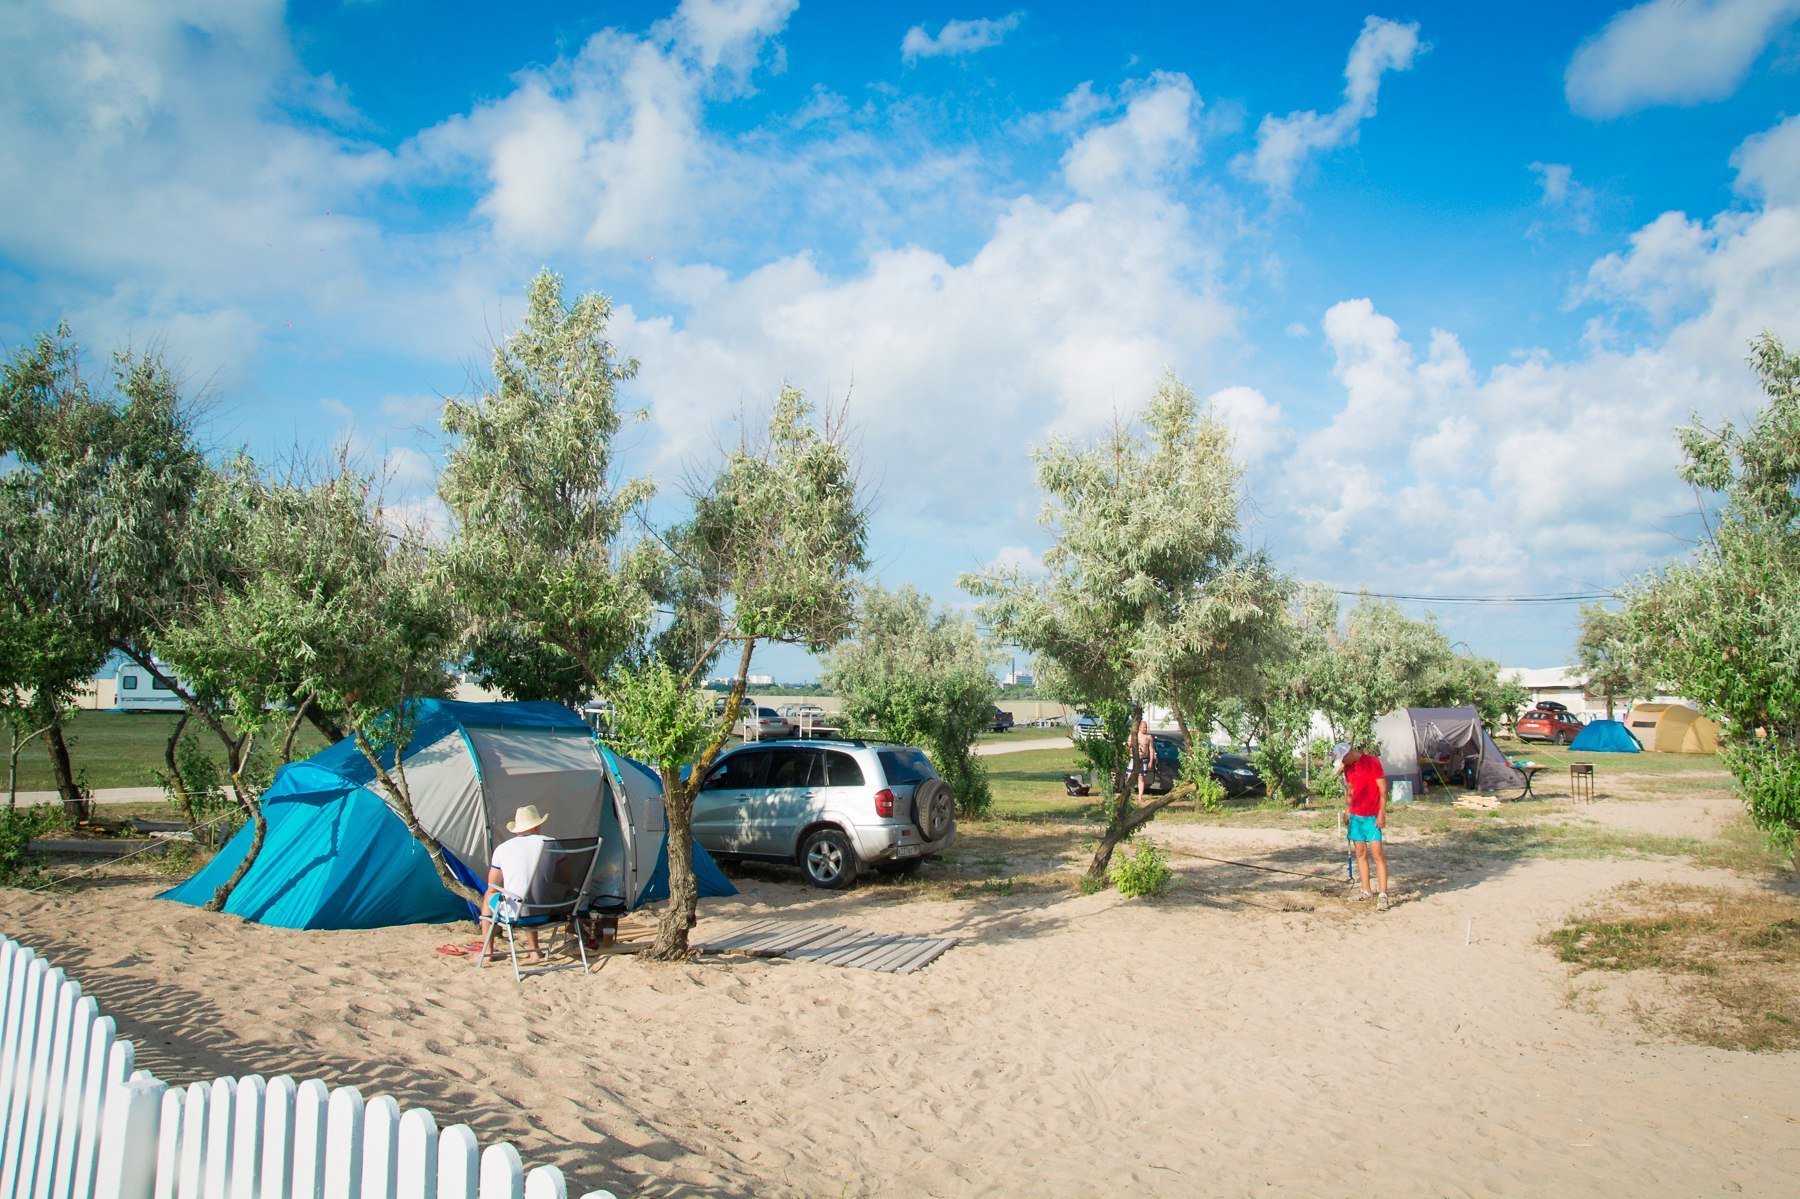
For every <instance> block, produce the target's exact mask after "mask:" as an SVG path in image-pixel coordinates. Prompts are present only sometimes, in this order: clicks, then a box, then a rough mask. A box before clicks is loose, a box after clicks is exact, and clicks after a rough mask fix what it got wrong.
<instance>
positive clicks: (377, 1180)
mask: <svg viewBox="0 0 1800 1199" xmlns="http://www.w3.org/2000/svg"><path fill="white" fill-rule="evenodd" d="M399 1148H400V1105H399V1104H398V1103H395V1102H394V1101H393V1100H392V1099H391V1098H389V1097H388V1096H386V1095H377V1096H375V1098H373V1099H371V1100H369V1101H368V1102H367V1103H365V1104H364V1105H363V1149H362V1192H361V1195H362V1199H393V1195H394V1194H395V1184H396V1183H397V1182H398V1181H399V1179H398V1178H397V1177H396V1175H395V1164H396V1162H397V1160H398V1158H397V1151H398V1150H399Z"/></svg>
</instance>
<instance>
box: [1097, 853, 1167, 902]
mask: <svg viewBox="0 0 1800 1199" xmlns="http://www.w3.org/2000/svg"><path fill="white" fill-rule="evenodd" d="M1106 873H1107V876H1108V877H1110V878H1111V879H1112V883H1113V886H1115V887H1117V888H1118V889H1119V894H1121V895H1123V896H1125V897H1126V898H1127V899H1136V898H1138V897H1139V896H1142V895H1161V894H1162V893H1163V891H1164V890H1166V889H1167V888H1168V885H1169V883H1170V881H1171V880H1172V879H1174V877H1175V872H1174V871H1173V870H1170V869H1169V860H1168V858H1167V857H1166V856H1164V854H1163V851H1162V847H1161V846H1159V845H1157V843H1156V842H1154V841H1144V842H1141V843H1139V844H1138V845H1137V846H1136V847H1135V848H1134V849H1132V850H1131V852H1129V853H1125V854H1120V855H1119V856H1117V857H1115V858H1113V861H1112V865H1111V866H1110V867H1108V868H1107V872H1106Z"/></svg>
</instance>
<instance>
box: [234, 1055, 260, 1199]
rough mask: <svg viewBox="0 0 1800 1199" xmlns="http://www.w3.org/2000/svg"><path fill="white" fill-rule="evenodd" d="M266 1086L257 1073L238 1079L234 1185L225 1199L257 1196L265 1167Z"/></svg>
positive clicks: (254, 1198)
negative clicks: (260, 1176) (264, 1124)
mask: <svg viewBox="0 0 1800 1199" xmlns="http://www.w3.org/2000/svg"><path fill="white" fill-rule="evenodd" d="M264 1086H265V1084H264V1082H263V1080H262V1076H261V1075H258V1074H251V1075H248V1076H246V1077H244V1078H240V1079H238V1081H237V1094H236V1095H235V1096H234V1097H233V1099H232V1104H231V1188H230V1190H228V1191H227V1192H226V1195H225V1199H256V1184H257V1183H258V1182H259V1181H260V1179H259V1177H258V1173H259V1171H261V1169H262V1139H263V1089H264Z"/></svg>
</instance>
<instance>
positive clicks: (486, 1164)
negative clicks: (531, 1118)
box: [481, 1145, 525, 1199]
mask: <svg viewBox="0 0 1800 1199" xmlns="http://www.w3.org/2000/svg"><path fill="white" fill-rule="evenodd" d="M481 1199H525V1165H524V1163H523V1162H521V1161H520V1160H519V1151H518V1150H517V1149H514V1148H513V1147H512V1146H511V1145H489V1146H488V1147H487V1149H486V1150H485V1151H483V1153H482V1155H481Z"/></svg>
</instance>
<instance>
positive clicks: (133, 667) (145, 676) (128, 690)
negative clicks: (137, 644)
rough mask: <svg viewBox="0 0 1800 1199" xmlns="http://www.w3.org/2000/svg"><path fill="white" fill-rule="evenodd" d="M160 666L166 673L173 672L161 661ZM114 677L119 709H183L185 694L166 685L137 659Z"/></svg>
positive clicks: (117, 709)
mask: <svg viewBox="0 0 1800 1199" xmlns="http://www.w3.org/2000/svg"><path fill="white" fill-rule="evenodd" d="M156 666H157V669H159V670H161V671H162V672H163V673H164V674H169V673H172V672H171V671H170V670H169V668H168V667H167V666H164V665H163V664H162V663H161V662H158V663H157V664H156ZM113 679H114V681H115V682H116V683H117V688H116V690H115V692H114V694H115V695H116V696H117V699H116V700H115V701H114V703H113V711H115V712H179V711H181V697H180V696H179V695H176V694H175V693H174V692H173V691H171V690H169V689H168V688H167V687H165V686H163V685H162V682H161V680H159V679H158V678H157V677H156V676H155V675H153V674H151V673H150V672H149V671H147V670H145V669H144V668H143V667H142V666H139V665H138V664H137V663H136V662H125V663H122V664H121V665H120V666H119V670H118V673H117V674H115V675H114V676H113Z"/></svg>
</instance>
